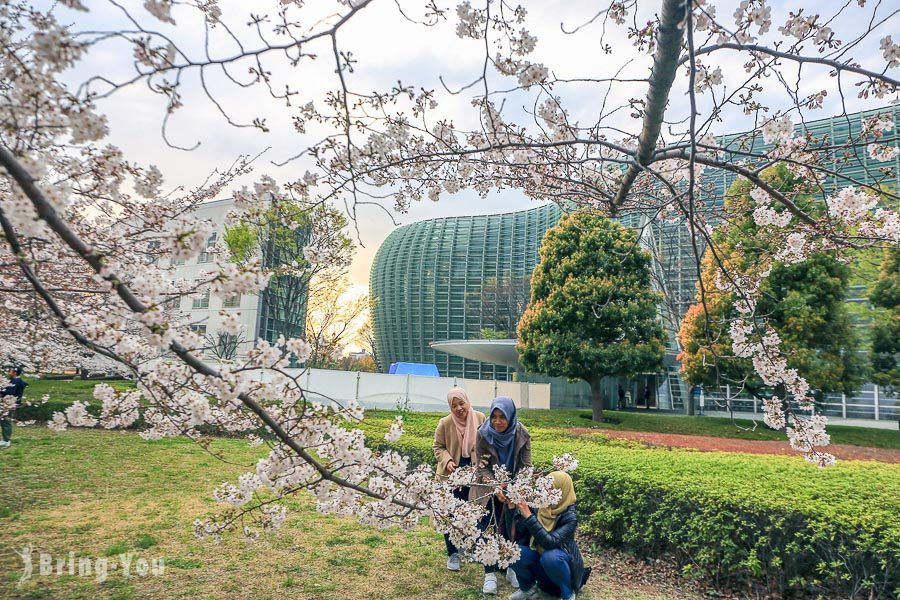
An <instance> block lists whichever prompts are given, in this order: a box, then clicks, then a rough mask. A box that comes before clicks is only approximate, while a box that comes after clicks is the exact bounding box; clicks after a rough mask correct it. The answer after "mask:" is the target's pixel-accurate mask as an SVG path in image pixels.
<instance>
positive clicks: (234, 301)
mask: <svg viewBox="0 0 900 600" xmlns="http://www.w3.org/2000/svg"><path fill="white" fill-rule="evenodd" d="M240 307H241V295H240V294H234V295H232V296H226V297H224V298H222V308H240Z"/></svg>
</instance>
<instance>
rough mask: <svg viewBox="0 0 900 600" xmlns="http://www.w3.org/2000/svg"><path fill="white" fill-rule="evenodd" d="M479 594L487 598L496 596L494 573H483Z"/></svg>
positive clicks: (495, 575) (495, 577)
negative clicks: (482, 582)
mask: <svg viewBox="0 0 900 600" xmlns="http://www.w3.org/2000/svg"><path fill="white" fill-rule="evenodd" d="M481 593H482V594H487V595H489V596H496V595H497V574H496V573H485V574H484V585H483V586H482V587H481Z"/></svg>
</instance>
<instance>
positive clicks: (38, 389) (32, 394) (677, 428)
mask: <svg viewBox="0 0 900 600" xmlns="http://www.w3.org/2000/svg"><path fill="white" fill-rule="evenodd" d="M97 383H98V382H97V381H81V380H73V381H47V380H40V379H28V384H29V385H28V388H27V389H26V390H25V393H26V399H30V400H32V401H37V400H40V398H41V397H42V396H43V395H44V394H50V402H49V403H48V405H46V406H43V407H40V409H39V410H38V409H35V410H34V411H31V412H36V413H38V414H35V415H31V416H29V414H28V412H29V409H27V408H26V409H22V415H20V418H22V419H29V418H40V419H42V420H46V419H47V418H49V417H50V416H51V415H52V412H53V411H54V410H63V409H64V408H65V407H66V406H68V405H69V404H71V403H72V402H74V401H76V400H81V401H83V402H84V401H87V402H91V401H93V389H94V386H95V385H96V384H97ZM106 383H108V384H109V385H112V386H113V387H115V388H116V389H129V388H132V387H133V384H132V383H131V382H129V381H122V380H113V381H109V382H106ZM93 405H95V406H94V408H96V405H97V402H96V401H94V402H93ZM366 414H369V415H372V416H375V417H381V416H385V415H393V414H396V413H393V412H392V411H367V413H366ZM519 414H520V419H521V421H522V422H523V423H525V424H526V425H528V426H529V427H558V428H564V429H569V428H573V427H584V428H591V429H598V430H604V429H607V430H613V431H616V430H621V431H646V432H655V433H675V434H684V435H706V436H712V437H723V438H734V439H744V440H776V441H784V440H785V436H784V434H783V433H782V432H779V431H775V430H773V429H769V428H768V427H766V425H765V424H763V422H762V417H761V416H760V418H759V421H758V422H757V423H756V428H755V430H751V429H753V425H754V422H753V421H749V420H741V419H739V420H737V422H736V423H734V422H732V421H731V419H725V418H719V417H702V416H692V417H689V416H683V415H662V414H652V413H651V414H648V413H640V412H619V411H605V412H604V414H605V415H606V416H607V419H608V420H609V421H608V422H606V423H594V422H593V421H591V411H590V410H575V409H552V410H522V411H521V412H520V413H519ZM435 416H436V415H435V414H429V413H414V414H413V415H411V418H410V422H409V424H408V425H407V429H409V426H410V425H412V426H415V424H416V423H418V422H423V423H427V424H429V425H428V427H432V432H433V431H434V429H433V425H430V423H431V422H432V421H436V419H435ZM391 418H392V417H391ZM828 431H829V433H830V434H831V441H832V443H834V444H849V445H853V446H868V447H872V448H894V449H900V431H897V430H889V429H871V428H867V427H849V426H843V425H831V426H830V427H829V428H828Z"/></svg>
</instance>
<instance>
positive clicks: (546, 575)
mask: <svg viewBox="0 0 900 600" xmlns="http://www.w3.org/2000/svg"><path fill="white" fill-rule="evenodd" d="M519 550H520V551H521V553H522V555H521V556H520V557H519V560H518V561H516V563H515V564H514V565H513V566H512V570H513V571H515V572H516V577H517V578H518V579H519V589H522V590H525V591H528V590H530V589H532V588H533V587H534V585H535V584H537V585H538V586H540V588H541V589H542V590H544V591H545V592H547V593H548V594H550V595H552V596H559V597H560V598H568V597H570V596H572V595H573V594H574V591H573V590H572V569H571V568H570V567H569V555H568V554H567V553H566V551H565V550H560V549H554V550H544V553H543V554H538V553H537V552H535V551H534V550H532V549H531V548H529V547H528V546H524V545H522V544H519Z"/></svg>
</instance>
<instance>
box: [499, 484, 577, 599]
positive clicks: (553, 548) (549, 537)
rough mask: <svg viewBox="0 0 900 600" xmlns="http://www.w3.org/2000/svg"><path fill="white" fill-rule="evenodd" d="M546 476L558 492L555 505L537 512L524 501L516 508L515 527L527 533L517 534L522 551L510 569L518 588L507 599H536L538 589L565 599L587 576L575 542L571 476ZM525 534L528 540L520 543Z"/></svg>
mask: <svg viewBox="0 0 900 600" xmlns="http://www.w3.org/2000/svg"><path fill="white" fill-rule="evenodd" d="M550 476H551V477H553V487H554V488H556V489H558V490H560V491H561V492H562V499H561V500H560V501H559V502H558V503H557V504H556V505H555V506H551V507H547V508H542V509H540V510H538V511H537V514H535V513H534V512H532V510H531V508H529V506H528V505H527V504H525V503H524V502H523V503H520V504H518V505H517V507H516V508H517V509H518V511H519V515H520V517H521V518H520V519H519V520H518V522H517V527H525V528H526V529H527V533H528V534H530V536H517V537H518V539H519V541H520V543H519V550H520V551H521V553H522V554H521V557H520V558H519V560H518V561H517V562H516V563H515V564H514V565H512V569H513V570H514V571H515V572H516V577H517V578H518V580H519V591H517V592H515V593H514V594H512V595H511V596H510V600H527V599H529V598H537V597H539V595H540V590H544V591H545V592H547V593H548V594H550V595H552V596H556V597H559V598H563V599H564V600H569V599H571V598H575V594H576V592H578V591H579V590H580V589H581V588H582V586H584V584H585V583H586V582H587V578H588V576H589V575H590V568H588V569H585V568H584V560H583V559H582V558H581V552H580V551H579V550H578V543H577V542H576V541H575V529H576V527H577V526H578V518H577V516H576V514H575V487H574V486H573V485H572V478H571V477H569V474H568V473H564V472H562V471H554V472H552V473H550ZM522 533H524V532H522ZM528 537H530V540H531V543H530V544H526V543H523V541H527V540H528Z"/></svg>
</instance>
